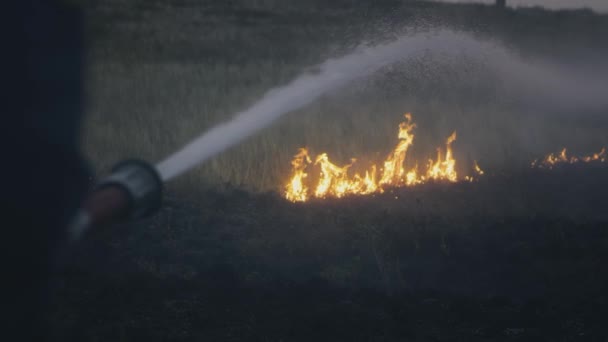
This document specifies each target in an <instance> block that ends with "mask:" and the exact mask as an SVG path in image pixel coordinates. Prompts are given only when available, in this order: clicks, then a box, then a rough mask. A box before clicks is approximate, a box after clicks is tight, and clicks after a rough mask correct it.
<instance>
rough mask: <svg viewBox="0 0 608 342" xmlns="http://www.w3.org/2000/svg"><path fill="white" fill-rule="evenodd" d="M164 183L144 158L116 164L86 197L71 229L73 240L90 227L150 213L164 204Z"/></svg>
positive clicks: (140, 216)
mask: <svg viewBox="0 0 608 342" xmlns="http://www.w3.org/2000/svg"><path fill="white" fill-rule="evenodd" d="M162 188H163V183H162V180H161V178H160V175H159V174H158V171H157V170H156V168H155V167H154V166H152V165H150V164H148V163H146V162H144V161H141V160H126V161H124V162H121V163H119V164H118V165H116V166H115V167H114V168H113V170H112V173H111V174H110V175H109V176H108V177H107V178H105V179H103V180H102V181H101V182H100V183H99V184H98V185H97V186H96V187H95V190H93V192H92V193H91V195H90V196H89V198H88V199H87V200H86V202H85V204H84V206H83V208H82V209H81V211H80V212H79V213H78V215H77V216H76V218H75V220H74V222H73V223H72V225H71V226H70V228H69V234H70V239H71V240H77V239H79V238H80V237H81V236H82V235H83V234H84V233H85V232H86V231H87V229H89V228H91V227H100V226H107V225H111V224H113V223H118V222H120V221H124V220H129V219H137V218H142V217H146V216H150V215H152V214H154V213H155V212H156V211H158V210H159V209H160V207H161V203H162Z"/></svg>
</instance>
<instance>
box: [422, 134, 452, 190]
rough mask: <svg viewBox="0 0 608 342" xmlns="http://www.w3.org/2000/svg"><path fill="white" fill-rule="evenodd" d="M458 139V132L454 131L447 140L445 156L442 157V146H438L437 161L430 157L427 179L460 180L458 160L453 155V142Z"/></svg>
mask: <svg viewBox="0 0 608 342" xmlns="http://www.w3.org/2000/svg"><path fill="white" fill-rule="evenodd" d="M455 140H456V132H454V133H452V135H450V136H449V137H448V139H447V141H446V142H445V158H443V159H442V157H441V148H437V161H435V162H433V160H432V159H429V164H428V169H427V171H426V179H433V180H447V181H450V182H456V181H458V173H457V172H456V160H454V157H453V156H452V143H453V142H454V141H455Z"/></svg>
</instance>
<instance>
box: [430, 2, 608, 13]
mask: <svg viewBox="0 0 608 342" xmlns="http://www.w3.org/2000/svg"><path fill="white" fill-rule="evenodd" d="M442 1H446V2H481V3H493V2H494V0H442ZM507 4H509V5H511V6H514V7H518V6H542V7H546V8H551V9H560V8H584V7H586V8H590V9H593V10H595V11H597V12H603V13H608V0H507Z"/></svg>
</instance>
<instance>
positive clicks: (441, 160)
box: [285, 113, 483, 202]
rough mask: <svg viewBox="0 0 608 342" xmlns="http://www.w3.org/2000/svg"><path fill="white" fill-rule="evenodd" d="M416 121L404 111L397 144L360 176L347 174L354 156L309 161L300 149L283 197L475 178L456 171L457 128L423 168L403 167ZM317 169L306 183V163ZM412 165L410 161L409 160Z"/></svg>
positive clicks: (377, 190)
mask: <svg viewBox="0 0 608 342" xmlns="http://www.w3.org/2000/svg"><path fill="white" fill-rule="evenodd" d="M415 128H416V124H414V123H413V122H412V115H411V114H410V113H407V114H405V121H404V122H402V123H400V124H399V131H398V138H399V142H398V143H397V146H395V148H394V149H393V150H392V151H391V152H390V153H389V155H388V157H387V158H386V160H384V162H382V163H381V164H380V165H382V166H383V167H382V168H381V169H379V170H378V168H377V166H376V165H375V164H374V165H371V166H370V167H369V169H367V170H366V171H365V173H364V176H361V174H360V173H355V174H354V175H353V176H350V174H349V170H350V169H351V168H352V166H353V165H354V164H355V162H356V159H352V160H351V162H350V163H349V164H347V165H344V166H338V165H336V164H334V163H332V162H331V160H330V159H329V156H328V155H327V153H321V154H319V155H318V156H317V157H316V158H315V159H314V160H315V161H314V164H312V162H311V158H310V157H309V155H308V150H307V149H300V150H299V152H298V154H296V155H295V156H294V159H293V160H292V162H291V165H292V172H291V177H290V179H289V182H288V183H287V185H286V187H285V198H286V199H288V200H290V201H292V202H305V201H307V200H308V199H310V198H312V197H315V198H327V197H336V198H340V197H344V196H347V195H367V194H373V193H382V192H384V190H385V188H388V187H402V186H415V185H419V184H423V183H427V182H431V181H434V182H458V181H460V180H466V181H473V180H474V178H473V177H471V176H466V177H464V178H463V179H459V178H458V173H457V172H456V160H455V159H454V155H453V151H452V143H453V142H454V141H455V140H456V132H454V133H452V134H451V135H450V136H449V137H448V138H447V140H446V143H445V153H444V152H443V150H442V149H441V148H438V149H437V159H436V160H433V159H429V160H428V163H427V166H426V170H425V171H424V172H421V171H419V167H418V163H416V164H415V166H414V167H413V168H411V169H409V170H407V169H406V167H405V165H406V157H407V152H408V150H409V149H410V148H411V147H412V146H413V143H414V133H413V132H414V129H415ZM310 164H312V166H313V167H317V168H318V169H319V171H320V172H319V176H318V180H317V184H316V186H313V187H310V188H309V187H308V186H307V185H306V184H305V180H306V178H307V176H308V175H307V174H306V173H305V169H306V167H307V166H308V165H310ZM410 165H411V164H410ZM473 170H474V171H475V172H476V174H477V175H479V176H481V175H483V171H482V170H481V168H479V166H478V165H477V162H475V164H474V166H473Z"/></svg>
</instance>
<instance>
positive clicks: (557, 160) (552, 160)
mask: <svg viewBox="0 0 608 342" xmlns="http://www.w3.org/2000/svg"><path fill="white" fill-rule="evenodd" d="M606 157H607V156H606V148H605V147H604V148H602V150H601V151H600V152H598V153H593V154H591V155H588V156H583V157H574V156H573V157H568V155H567V151H566V148H563V149H562V150H561V151H560V152H559V153H550V154H548V155H547V156H546V157H544V158H543V159H541V160H538V159H537V160H534V161H533V162H532V167H538V168H544V169H552V168H553V167H555V166H556V165H559V164H574V163H579V162H582V163H589V162H594V161H596V162H605V161H606Z"/></svg>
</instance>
